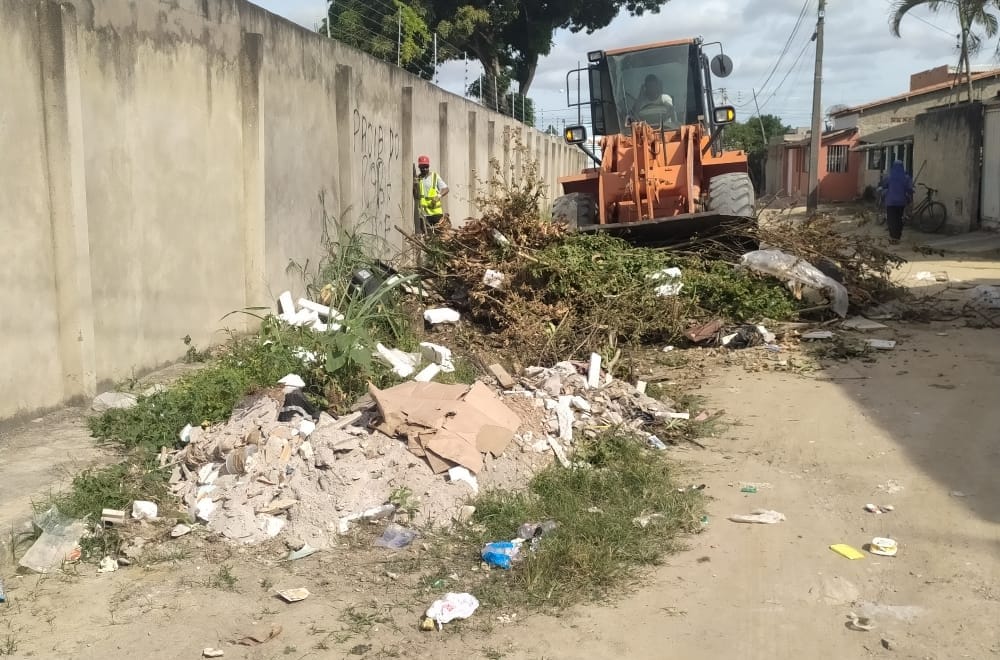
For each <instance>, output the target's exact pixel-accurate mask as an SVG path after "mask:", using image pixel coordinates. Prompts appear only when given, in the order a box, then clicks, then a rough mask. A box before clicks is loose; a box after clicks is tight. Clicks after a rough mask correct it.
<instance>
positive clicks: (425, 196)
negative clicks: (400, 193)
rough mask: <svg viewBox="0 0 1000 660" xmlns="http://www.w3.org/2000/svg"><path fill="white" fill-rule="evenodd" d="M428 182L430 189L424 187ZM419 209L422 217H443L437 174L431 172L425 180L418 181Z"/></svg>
mask: <svg viewBox="0 0 1000 660" xmlns="http://www.w3.org/2000/svg"><path fill="white" fill-rule="evenodd" d="M428 180H429V181H430V187H429V188H426V189H425V188H424V186H425V185H426V184H427V183H428ZM420 208H421V209H422V210H423V212H424V215H444V206H443V205H442V204H441V193H440V192H438V175H437V172H431V175H430V176H429V177H427V178H424V179H420Z"/></svg>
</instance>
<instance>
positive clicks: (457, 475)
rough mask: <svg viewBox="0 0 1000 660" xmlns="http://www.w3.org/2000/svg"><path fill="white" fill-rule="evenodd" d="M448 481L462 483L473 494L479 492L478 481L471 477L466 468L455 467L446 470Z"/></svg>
mask: <svg viewBox="0 0 1000 660" xmlns="http://www.w3.org/2000/svg"><path fill="white" fill-rule="evenodd" d="M448 479H449V480H451V481H462V482H465V483H467V484H469V487H470V488H472V492H473V493H478V492H479V481H477V480H476V478H475V477H474V476H473V475H472V473H471V472H469V470H468V469H467V468H464V467H462V466H461V465H456V466H455V467H453V468H451V469H450V470H448Z"/></svg>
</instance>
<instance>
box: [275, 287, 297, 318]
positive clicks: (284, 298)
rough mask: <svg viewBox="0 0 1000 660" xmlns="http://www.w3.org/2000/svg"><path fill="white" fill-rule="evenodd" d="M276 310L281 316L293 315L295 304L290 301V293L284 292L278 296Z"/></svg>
mask: <svg viewBox="0 0 1000 660" xmlns="http://www.w3.org/2000/svg"><path fill="white" fill-rule="evenodd" d="M278 308H279V309H280V310H281V314H282V315H288V316H293V315H294V314H295V302H294V301H293V300H292V292H291V291H285V292H284V293H282V294H281V295H280V296H278Z"/></svg>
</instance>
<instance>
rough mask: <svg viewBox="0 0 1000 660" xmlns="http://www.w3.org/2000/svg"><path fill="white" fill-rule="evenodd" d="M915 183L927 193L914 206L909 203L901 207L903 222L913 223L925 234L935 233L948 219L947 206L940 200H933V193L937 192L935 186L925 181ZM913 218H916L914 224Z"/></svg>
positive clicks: (905, 223)
mask: <svg viewBox="0 0 1000 660" xmlns="http://www.w3.org/2000/svg"><path fill="white" fill-rule="evenodd" d="M917 185H919V186H920V187H922V188H926V189H927V194H926V195H924V198H923V199H921V200H920V201H919V202H917V205H916V206H912V203H911V204H908V205H907V206H906V208H905V209H903V224H904V225H907V224H910V225H914V226H915V227H916V228H917V229H919V230H920V231H922V232H924V233H927V234H935V233H937V232H939V231H941V228H942V227H944V224H945V223H946V222H947V221H948V207H946V206H945V205H944V204H942V203H941V202H936V201H934V195H936V194H937V193H938V190H937V189H936V188H931V187H930V186H928V185H927V184H926V183H920V184H917ZM914 220H916V223H915V224H914Z"/></svg>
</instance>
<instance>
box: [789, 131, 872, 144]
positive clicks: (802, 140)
mask: <svg viewBox="0 0 1000 660" xmlns="http://www.w3.org/2000/svg"><path fill="white" fill-rule="evenodd" d="M857 130H858V129H856V128H841V129H839V130H836V131H829V132H827V133H823V135H822V138H823V142H830V141H831V140H839V139H840V138H842V137H845V136H847V135H850V134H852V133H855V132H857ZM785 137H786V138H787V137H793V138H796V139H793V140H786V141H785V146H787V147H793V146H798V145H806V144H809V143H810V142H811V141H812V135H810V134H809V133H807V134H806V135H804V136H801V137H800V136H794V135H793V136H788V135H786V136H785Z"/></svg>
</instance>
